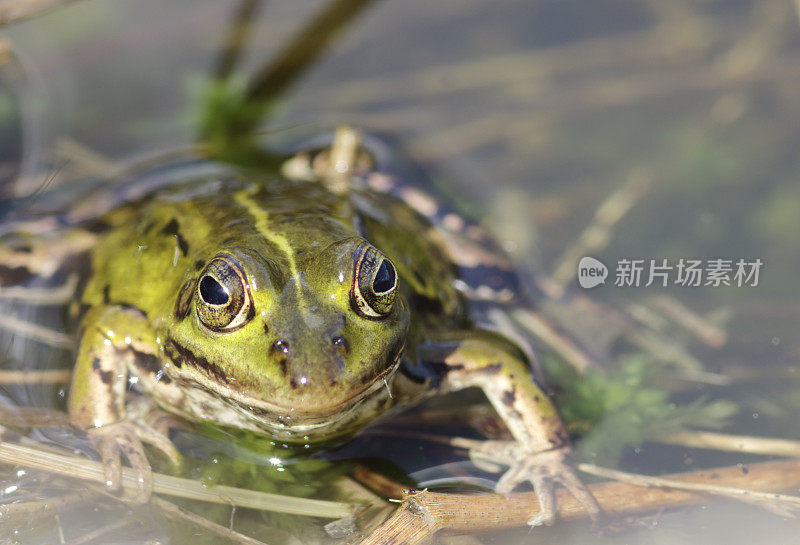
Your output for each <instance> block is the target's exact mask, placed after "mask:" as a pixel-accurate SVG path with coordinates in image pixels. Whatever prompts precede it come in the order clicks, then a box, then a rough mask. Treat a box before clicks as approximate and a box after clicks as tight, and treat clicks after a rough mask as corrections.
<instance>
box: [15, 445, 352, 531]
mask: <svg viewBox="0 0 800 545" xmlns="http://www.w3.org/2000/svg"><path fill="white" fill-rule="evenodd" d="M0 462H5V463H8V464H15V465H20V466H24V467H30V468H36V469H41V470H43V471H48V472H51V473H56V474H59V475H64V476H68V477H74V478H77V479H83V480H88V481H92V482H97V483H105V481H106V478H105V473H104V470H103V466H102V464H99V463H97V462H93V461H91V460H86V459H85V458H80V457H77V456H64V455H59V454H52V453H48V452H44V451H42V450H39V449H36V448H30V447H24V446H21V445H16V444H11V443H0ZM122 486H123V487H124V488H125V489H126V490H127V491H136V490H137V489H138V478H137V476H136V474H135V473H134V472H133V471H132V470H130V469H127V468H126V469H124V470H123V473H122ZM153 491H154V492H156V493H159V494H165V495H168V496H176V497H181V498H188V499H194V500H199V501H207V502H213V503H222V504H226V505H236V506H238V507H249V508H252V509H261V510H265V511H274V512H278V513H288V514H293V515H305V516H310V517H321V518H335V519H338V518H344V517H346V516H348V515H350V514H352V511H353V506H352V505H350V504H347V503H342V502H332V501H324V500H312V499H306V498H295V497H292V496H282V495H279V494H269V493H266V492H258V491H255V490H246V489H242V488H233V487H229V486H211V487H209V486H205V485H203V484H202V483H200V482H198V481H192V480H189V479H182V478H179V477H173V476H170V475H163V474H160V473H155V474H153Z"/></svg>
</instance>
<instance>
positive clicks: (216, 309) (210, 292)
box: [196, 254, 253, 331]
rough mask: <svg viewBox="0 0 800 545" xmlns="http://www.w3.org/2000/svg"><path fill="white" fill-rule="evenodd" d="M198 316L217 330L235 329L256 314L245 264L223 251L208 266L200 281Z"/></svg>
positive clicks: (205, 323)
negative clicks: (243, 266)
mask: <svg viewBox="0 0 800 545" xmlns="http://www.w3.org/2000/svg"><path fill="white" fill-rule="evenodd" d="M196 308H197V316H198V317H199V318H200V321H201V322H202V323H203V325H205V326H206V327H207V328H209V329H212V330H214V331H232V330H234V329H237V328H239V327H241V326H243V325H244V324H245V323H247V322H248V321H249V320H250V319H251V318H252V317H253V303H252V300H251V298H250V290H249V289H248V285H247V278H246V276H245V273H244V270H243V269H242V266H241V264H240V263H239V262H238V261H237V260H236V258H234V257H233V256H231V255H228V254H220V255H218V256H217V257H215V258H214V259H212V260H211V262H210V263H209V264H208V265H207V266H206V268H205V269H204V270H203V273H202V274H201V275H200V280H199V281H198V282H197V305H196Z"/></svg>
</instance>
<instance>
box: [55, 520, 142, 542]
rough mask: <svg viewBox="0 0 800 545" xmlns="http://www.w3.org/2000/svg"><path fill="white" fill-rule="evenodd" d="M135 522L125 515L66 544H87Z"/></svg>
mask: <svg viewBox="0 0 800 545" xmlns="http://www.w3.org/2000/svg"><path fill="white" fill-rule="evenodd" d="M134 522H136V521H135V520H133V519H130V518H127V517H123V518H121V519H118V520H115V521H113V522H109V523H108V524H104V525H103V526H101V527H100V528H97V529H96V530H92V531H91V532H88V533H86V534H84V535H82V536H80V537H77V538H75V539H70V540H69V541H67V542H65V543H64V545H86V543H91V542H92V541H94V540H95V539H97V538H99V537H103V536H104V535H106V534H108V533H110V532H113V531H114V530H119V529H120V528H124V527H126V526H130V525H131V524H133V523H134Z"/></svg>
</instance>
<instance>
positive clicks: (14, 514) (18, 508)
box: [0, 490, 92, 526]
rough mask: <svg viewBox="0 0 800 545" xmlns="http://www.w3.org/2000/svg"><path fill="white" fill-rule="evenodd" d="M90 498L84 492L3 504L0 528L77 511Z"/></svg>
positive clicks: (0, 512) (89, 494)
mask: <svg viewBox="0 0 800 545" xmlns="http://www.w3.org/2000/svg"><path fill="white" fill-rule="evenodd" d="M90 496H92V492H89V491H88V490H84V491H81V492H73V493H70V494H66V495H64V496H59V497H57V498H49V499H46V500H39V501H26V502H20V503H3V504H0V526H7V525H9V524H18V523H20V522H23V521H30V520H35V519H38V518H43V517H48V516H53V515H55V514H56V513H65V512H68V511H71V510H73V509H79V508H82V507H85V506H86V502H85V500H86V499H88V498H89V497H90Z"/></svg>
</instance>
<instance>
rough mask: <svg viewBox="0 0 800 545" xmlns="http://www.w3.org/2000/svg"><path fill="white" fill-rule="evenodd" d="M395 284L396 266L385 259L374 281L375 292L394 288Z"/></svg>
mask: <svg viewBox="0 0 800 545" xmlns="http://www.w3.org/2000/svg"><path fill="white" fill-rule="evenodd" d="M393 286H394V266H393V265H392V264H391V263H389V261H388V260H386V259H384V260H383V261H382V262H381V266H380V267H378V272H377V273H376V274H375V280H373V281H372V289H373V291H374V292H375V293H384V292H387V291H389V290H390V289H392V287H393Z"/></svg>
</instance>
